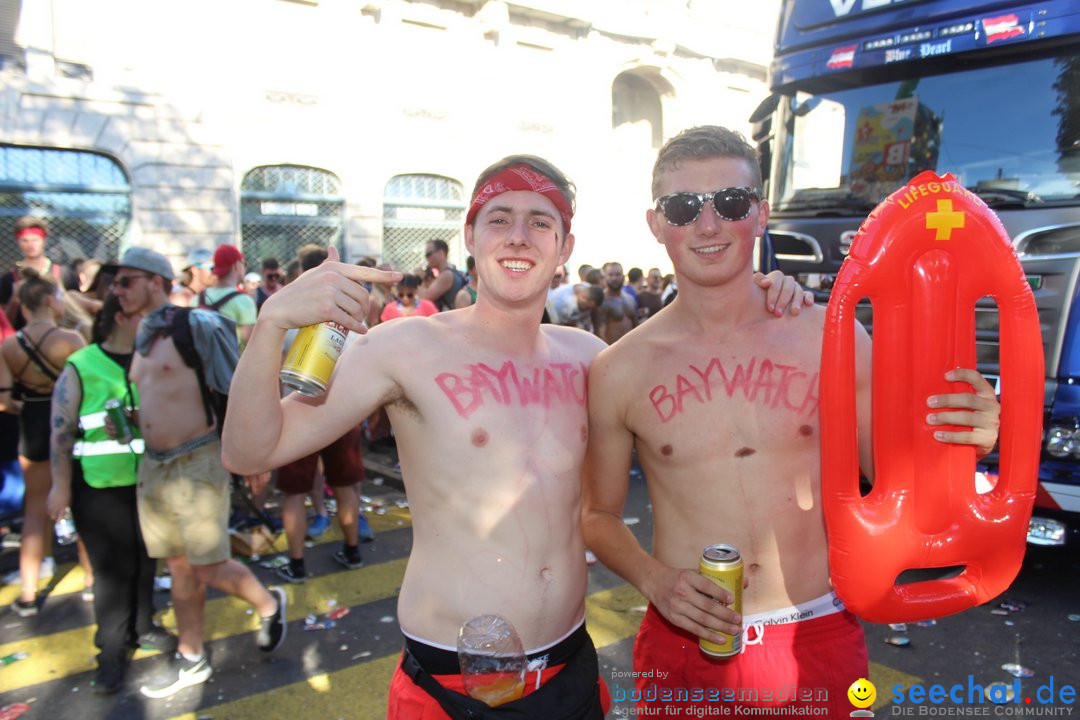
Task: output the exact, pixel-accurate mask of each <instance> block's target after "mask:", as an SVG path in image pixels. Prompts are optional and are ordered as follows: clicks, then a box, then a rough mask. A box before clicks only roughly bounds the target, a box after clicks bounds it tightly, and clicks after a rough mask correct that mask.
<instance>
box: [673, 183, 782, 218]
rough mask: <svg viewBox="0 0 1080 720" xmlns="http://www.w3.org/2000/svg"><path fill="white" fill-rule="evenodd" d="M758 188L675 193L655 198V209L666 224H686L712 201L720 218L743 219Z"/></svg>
mask: <svg viewBox="0 0 1080 720" xmlns="http://www.w3.org/2000/svg"><path fill="white" fill-rule="evenodd" d="M760 199H761V196H760V195H758V191H757V190H755V189H754V188H752V187H728V188H720V189H719V190H714V191H713V192H711V193H692V192H677V193H672V194H670V195H664V196H663V197H659V198H657V199H656V209H657V210H658V211H660V212H662V213H664V217H665V218H666V219H667V221H668V224H669V225H678V226H682V225H689V224H690V223H692V222H694V221H695V220H697V219H698V215H700V214H701V208H703V207H705V203H707V202H708V201H709V200H712V203H713V207H714V208H715V209H716V214H717V215H719V216H720V219H721V220H730V221H732V222H734V221H736V220H743V219H745V218H746V217H747V216H748V215H749V214H750V207H751V206H752V205H753V203H754V201H755V200H760Z"/></svg>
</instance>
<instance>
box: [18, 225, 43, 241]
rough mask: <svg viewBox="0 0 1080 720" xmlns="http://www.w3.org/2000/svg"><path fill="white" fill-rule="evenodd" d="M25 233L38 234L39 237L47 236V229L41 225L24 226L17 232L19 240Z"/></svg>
mask: <svg viewBox="0 0 1080 720" xmlns="http://www.w3.org/2000/svg"><path fill="white" fill-rule="evenodd" d="M24 235H37V236H38V237H45V231H44V230H42V229H41V228H39V227H27V228H23V229H22V230H20V231H19V232H17V233H15V239H16V240H19V239H21V238H22V237H23V236H24Z"/></svg>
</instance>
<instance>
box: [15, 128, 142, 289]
mask: <svg viewBox="0 0 1080 720" xmlns="http://www.w3.org/2000/svg"><path fill="white" fill-rule="evenodd" d="M24 215H33V216H34V217H39V218H42V219H43V220H45V222H46V223H48V225H49V242H48V245H47V247H46V251H45V252H46V254H47V255H48V256H49V258H50V259H52V260H53V261H54V262H57V263H62V264H67V263H68V262H70V261H71V260H74V259H76V258H98V259H102V260H105V259H111V258H115V257H118V256H119V255H120V248H121V245H122V244H123V241H124V238H125V237H126V235H127V231H128V227H129V226H130V224H131V185H130V183H129V182H128V179H127V176H126V175H125V174H124V171H123V169H122V168H121V167H120V165H119V164H118V163H117V162H116V161H115V160H113V159H112V158H109V157H106V156H105V155H98V154H96V153H91V152H85V151H82V150H63V149H58V148H34V147H21V146H15V145H0V237H3V238H5V239H8V238H12V237H13V231H14V227H15V221H16V220H18V219H19V218H20V217H22V216H24ZM20 257H21V255H20V253H19V249H18V246H17V245H16V244H15V243H14V242H11V241H5V242H0V271H2V270H6V269H7V268H10V267H12V266H13V265H14V264H15V262H16V261H17V260H19V259H20Z"/></svg>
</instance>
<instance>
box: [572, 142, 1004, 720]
mask: <svg viewBox="0 0 1080 720" xmlns="http://www.w3.org/2000/svg"><path fill="white" fill-rule="evenodd" d="M760 188H761V177H760V172H759V165H758V158H757V153H756V151H755V150H754V149H753V148H752V147H751V146H750V145H749V144H747V143H746V141H745V140H744V139H743V137H742V136H741V135H739V134H737V133H734V132H731V131H730V130H726V129H724V128H720V127H715V126H707V127H699V128H693V129H691V130H687V131H685V132H683V133H681V134H679V135H678V136H676V137H675V138H673V139H672V140H670V141H668V143H667V144H666V145H665V146H664V147H663V148H662V149H661V150H660V154H659V157H658V158H657V161H656V164H655V166H654V169H653V187H652V191H653V197H655V198H657V201H656V206H655V207H654V208H653V209H650V210H649V211H648V212H647V213H646V219H647V221H648V223H649V227H650V229H651V230H652V232H653V235H654V236H655V237H656V239H657V241H658V242H660V243H661V244H663V245H664V246H665V248H666V250H667V253H668V256H669V257H670V258H671V260H672V263H673V264H674V267H675V275H676V278H677V280H678V284H679V294H678V297H677V298H676V299H675V300H674V301H673V302H672V303H671V305H670V306H669V307H667V308H666V309H664V311H663V312H661V313H659V314H658V315H657V316H656V317H655V318H653V319H651V320H649V322H647V323H644V324H643V325H641V326H639V327H638V328H636V329H635V330H633V331H632V332H631V333H630V334H628V335H627V336H626V337H624V338H623V339H621V340H620V341H619V342H617V343H615V344H614V345H612V346H611V347H609V348H607V349H606V350H604V351H603V352H601V353H600V354H599V355H598V356H597V358H596V359H595V360H594V362H593V365H592V368H591V370H590V372H589V445H588V449H587V452H586V460H585V497H584V512H583V518H584V532H585V541H586V544H587V545H588V546H589V548H590V549H591V550H592V551H593V552H594V553H595V554H596V555H597V557H598V558H600V560H601V561H603V562H604V563H605V564H606V565H607V566H608V567H610V568H611V569H612V570H614V571H615V572H616V573H618V574H619V575H621V576H623V577H624V578H626V579H627V580H628V581H630V582H631V583H632V584H633V585H635V586H636V587H637V588H638V589H639V590H641V592H642V593H643V594H644V595H645V596H646V598H647V599H648V600H649V602H650V606H649V609H648V611H647V612H646V615H645V619H644V621H643V622H642V626H641V629H640V631H639V633H638V637H637V641H636V643H635V645H634V669H635V670H636V671H638V672H639V673H640V674H639V675H637V676H636V677H637V682H638V688H639V689H640V690H642V692H643V694H644V695H645V696H646V697H650V695H649V693H650V692H651V691H650V690H649V686H650V685H651V684H652V683H653V682H656V681H654V680H652V679H651V678H654V677H660V674H658V673H657V672H655V671H662V674H665V675H664V677H665V679H663V680H660V681H658V685H659V687H658V688H656V692H657V694H656V695H654V696H651V697H653V698H654V699H657V698H659V699H663V697H664V696H665V694H666V693H670V695H669V697H673V696H677V693H678V690H679V689H687V690H691V689H694V688H699V689H703V690H704V691H705V692H703V693H702V697H700V698H699V701H698V702H696V703H695V702H686V703H682V702H665V703H664V706H665V712H667V713H668V714H669V715H671V714H673V713H674V711H675V710H678V711H679V713H685V714H686V715H688V716H695V717H697V716H700V715H698V714H696V713H695V712H693V711H690V710H691V707H693V710H694V711H698V710H699V709H700V708H702V707H708V706H715V705H717V704H720V702H721V697H719V696H718V697H711V696H710V695H708V694H707V693H708V692H709V691H714V690H715V691H718V692H717V694H718V695H719V694H720V693H719V691H722V690H723V689H724V688H730V689H734V690H735V692H738V690H739V689H740V688H744V689H748V690H750V691H752V692H753V693H756V694H757V695H758V697H759V701H760V702H749V703H745V704H748V705H765V706H768V705H776V704H780V705H783V704H787V702H785V699H790V698H791V693H793V692H795V688H796V687H798V688H799V689H800V690H801V689H803V688H814V689H817V688H825V689H826V690H827V697H828V702H827V703H819V704H818V705H816V707H820V706H821V705H826V706H827V707H828V712H829V714H830V716H835V715H838V714H840V713H843V714H847V713H848V712H849V711H850V710H851V707H850V704H849V703H848V702H847V698H846V694H845V693H846V690H847V688H848V686H849V685H850V684H851V683H852V682H854V681H855V680H856V679H858V678H860V677H863V678H864V677H866V676H867V674H866V673H867V657H866V644H865V641H864V638H863V633H862V629H861V627H860V625H859V623H858V621H857V619H856V618H855V617H854V616H853V615H852V614H851V613H850V612H847V611H845V610H844V608H843V604H842V603H840V601H839V599H837V598H836V596H835V595H834V594H833V592H832V587H831V584H830V581H829V566H828V553H827V545H826V538H825V525H824V518H823V515H822V509H821V486H820V451H819V439H818V433H819V424H818V405H817V400H818V398H817V376H818V370H819V367H820V363H821V344H822V332H823V329H824V318H825V311H824V308H822V307H813V308H809V309H806V310H804V311H803V312H802V313H800V314H799V315H797V316H796V315H786V316H785V317H783V318H781V319H780V320H776V321H774V319H773V318H772V317H771V316H770V315H769V314H768V313H765V312H763V311H762V304H763V303H762V292H761V290H760V289H759V288H757V287H755V286H754V284H753V283H752V282H750V273H749V269H750V266H751V263H752V259H753V253H754V239H755V237H757V236H760V235H761V233H762V232H763V231H764V230H765V225H766V222H767V220H768V217H769V207H768V203H767V202H765V201H764V200H763V199H762V197H761V190H760ZM856 347H857V350H856V352H857V357H858V360H857V376H856V382H857V387H858V395H859V402H860V408H859V409H860V413H859V415H860V419H859V439H860V458H861V460H862V463H861V464H862V467H863V469H864V471H865V472H866V474H867V476H868V477H869V476H870V470H871V461H872V458H871V457H870V453H869V450H870V444H869V443H870V427H869V402H870V366H869V358H870V340H869V337H868V336H867V334H866V332H865V331H863V330H862V328H861V327H857V341H856ZM947 377H948V379H949V380H954V381H962V382H967V383H969V384H971V385H972V387H973V388H974V389H975V391H976V392H975V393H967V394H952V395H940V396H936V397H937V398H938V400H939V401H940V405H938V407H940V408H946V410H945V411H944V412H942V411H937V412H934V413H932V414H929V416H928V418H927V421H928V422H929V423H930V424H931V425H949V424H952V425H961V426H968V427H971V428H972V431H971V432H962V433H961V432H944V431H939V436H938V437H939V440H941V441H942V442H952V443H961V444H968V445H974V446H975V447H976V448H977V449H978V451H979V452H980V453H983V454H985V453H987V452H989V451H990V449H991V448H992V447H993V445H994V443H995V442H996V439H997V426H998V423H997V418H998V414H999V411H1000V407H999V406H998V404H997V401H996V399H995V397H994V391H993V389H992V388H991V387H990V385H989V384H988V383H987V382H986V381H985V380H984V379H983V378H982V376H980V375H979V374H978V373H977V372H975V371H974V370H964V369H959V370H954V371H952V372H950V373H948V374H947ZM928 413H929V408H928ZM635 448H636V449H637V453H638V458H639V460H640V461H641V464H642V466H643V467H644V469H645V474H646V476H647V478H648V485H649V496H650V498H651V500H652V505H653V552H652V554H651V555H650V554H649V553H647V552H646V551H645V550H644V549H643V548H642V547H641V545H640V544H639V543H638V542H637V540H636V539H635V538H634V536H633V535H632V534H631V533H630V531H629V530H627V528H626V526H625V525H624V524H623V522H622V510H623V505H624V502H625V500H626V493H627V474H628V471H629V468H630V455H631V451H632V450H633V449H635ZM714 543H728V544H732V545H735V546H736V547H737V548H738V549H739V550H740V551H741V553H742V558H743V563H744V568H745V569H744V578H745V581H746V582H747V585H746V587H745V589H744V593H743V612H744V613H745V615H744V617H743V618H742V623H743V626H744V627H746V628H748V630H747V636H746V640H745V642H744V645H746V648H745V651H744V652H743V653H742V654H741V655H736V656H734V657H730V658H709V657H708V656H706V655H704V654H702V653H701V652H700V651H699V649H698V640H699V638H705V639H708V640H712V641H713V642H718V643H719V642H723V641H724V638H723V637H722V636H720V635H717V633H716V632H715V631H716V630H719V631H720V632H722V633H727V634H733V633H737V632H739V626H738V624H736V623H738V622H739V620H740V618H739V617H738V615H736V614H735V613H734V612H733V611H732V610H731V609H729V608H728V607H727V606H726V603H729V602H731V600H732V598H731V597H730V594H729V593H727V592H726V591H724V590H721V589H719V588H717V587H716V586H715V585H713V584H712V583H711V582H710V581H709V580H707V579H706V578H704V577H702V576H700V575H698V573H697V565H698V561H699V559H700V557H701V554H702V550H703V549H704V548H705V547H706V546H708V545H712V544H714ZM792 616H796V617H799V618H804V619H802V620H800V621H799V622H791V618H792ZM750 628H752V629H750ZM644 678H648V679H644ZM767 696H768V697H771V702H769V701H766V697H767ZM616 697H618V694H617V693H616ZM710 700H711V701H710ZM723 704H725V705H727V706H729V707H730V706H734V705H737V704H739V703H734V702H726V703H723ZM643 705H645V706H647V705H648V702H644V701H643ZM686 711H690V712H686Z"/></svg>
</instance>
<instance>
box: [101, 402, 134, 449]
mask: <svg viewBox="0 0 1080 720" xmlns="http://www.w3.org/2000/svg"><path fill="white" fill-rule="evenodd" d="M105 413H106V414H107V415H108V416H109V419H110V420H112V423H113V427H115V428H116V442H118V443H120V444H121V445H127V444H128V443H130V442H131V441H132V440H133V439H134V437H135V434H134V433H133V432H132V431H131V421H130V420H128V416H127V413H126V412H124V402H123V401H122V400H120V398H113V399H111V400H106V401H105Z"/></svg>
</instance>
